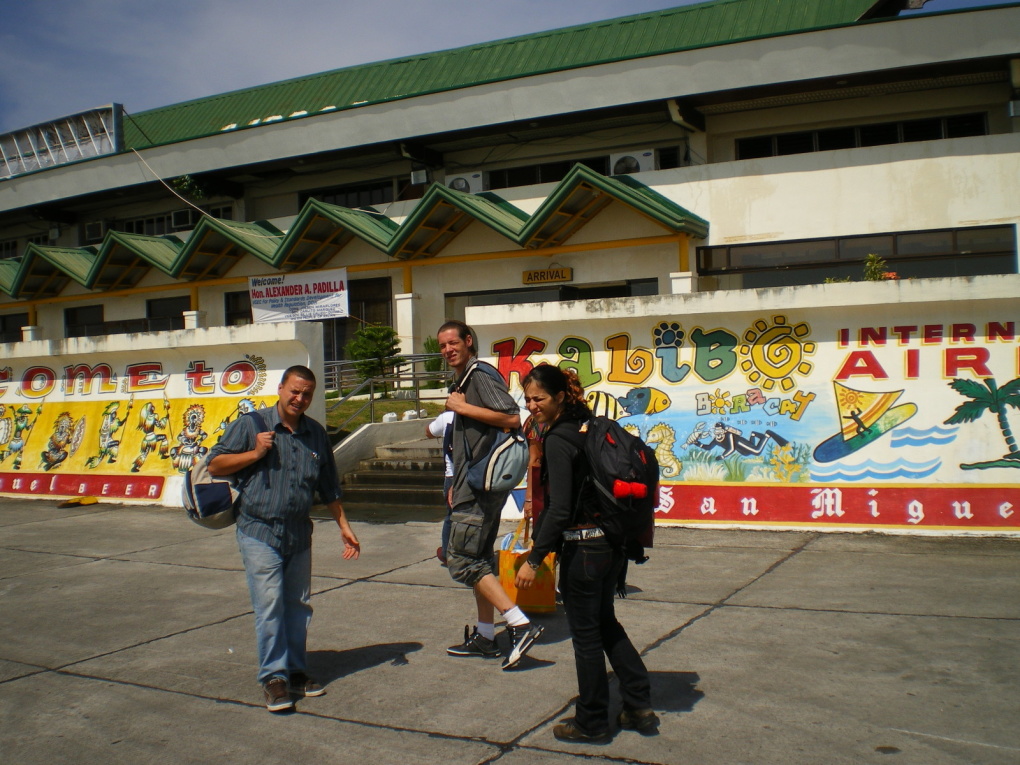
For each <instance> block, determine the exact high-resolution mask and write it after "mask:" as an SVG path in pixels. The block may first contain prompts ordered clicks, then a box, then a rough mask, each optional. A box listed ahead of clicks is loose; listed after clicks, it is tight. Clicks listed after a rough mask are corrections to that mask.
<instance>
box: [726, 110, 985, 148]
mask: <svg viewBox="0 0 1020 765" xmlns="http://www.w3.org/2000/svg"><path fill="white" fill-rule="evenodd" d="M976 135H988V120H987V116H986V115H985V114H956V115H953V116H950V117H932V118H928V119H920V120H905V121H902V122H883V123H880V124H874V125H857V126H854V127H840V128H826V129H824V130H813V131H800V132H796V133H779V134H776V135H764V136H751V137H748V138H738V139H737V142H736V156H737V159H757V158H760V157H776V156H785V155H789V154H803V153H806V152H812V151H833V150H836V149H853V148H856V147H859V146H884V145H886V144H892V143H905V142H911V141H932V140H937V139H940V138H964V137H967V136H976Z"/></svg>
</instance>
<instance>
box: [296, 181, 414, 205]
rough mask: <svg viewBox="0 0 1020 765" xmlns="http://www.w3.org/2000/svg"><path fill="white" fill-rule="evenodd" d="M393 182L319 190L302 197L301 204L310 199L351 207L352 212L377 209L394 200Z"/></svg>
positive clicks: (376, 182) (377, 182)
mask: <svg viewBox="0 0 1020 765" xmlns="http://www.w3.org/2000/svg"><path fill="white" fill-rule="evenodd" d="M394 198H395V197H394V193H393V181H392V179H387V180H384V181H375V182H374V183H362V184H358V185H351V186H337V187H334V188H331V189H319V190H318V191H310V192H307V193H305V194H302V195H301V204H302V206H303V205H304V203H305V202H307V201H308V200H309V199H318V200H319V201H320V202H325V203H326V204H329V205H336V206H337V207H349V208H351V209H352V210H354V209H357V208H359V207H375V206H377V205H385V204H389V203H390V202H392V201H393V200H394Z"/></svg>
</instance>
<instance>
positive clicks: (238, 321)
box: [223, 290, 252, 327]
mask: <svg viewBox="0 0 1020 765" xmlns="http://www.w3.org/2000/svg"><path fill="white" fill-rule="evenodd" d="M223 315H224V319H225V320H226V323H227V326H228V327H240V326H243V325H245V324H251V323H252V316H251V293H250V292H248V290H241V291H239V292H228V293H226V294H225V295H224V296H223Z"/></svg>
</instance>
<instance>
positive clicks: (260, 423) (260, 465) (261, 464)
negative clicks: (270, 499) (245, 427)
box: [242, 409, 269, 489]
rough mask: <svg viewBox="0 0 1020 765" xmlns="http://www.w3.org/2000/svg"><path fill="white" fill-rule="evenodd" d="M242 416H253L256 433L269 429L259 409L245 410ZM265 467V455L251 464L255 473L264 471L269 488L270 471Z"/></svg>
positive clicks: (264, 478) (263, 474) (264, 479)
mask: <svg viewBox="0 0 1020 765" xmlns="http://www.w3.org/2000/svg"><path fill="white" fill-rule="evenodd" d="M242 416H243V417H251V418H252V419H253V420H254V421H255V427H256V431H255V432H256V433H264V432H265V431H266V430H268V429H269V428H268V427H267V425H266V421H265V420H264V419H263V418H262V415H261V414H259V412H258V410H257V409H253V410H252V411H250V412H245V413H244V414H243V415H242ZM265 467H266V459H265V457H263V458H262V459H260V460H259V461H258V462H256V463H255V464H254V465H252V466H251V470H252V472H253V473H256V472H258V473H262V480H263V481H264V482H265V485H266V488H267V489H268V488H269V471H268V470H265V469H264V468H265Z"/></svg>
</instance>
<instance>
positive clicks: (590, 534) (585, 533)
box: [563, 527, 606, 542]
mask: <svg viewBox="0 0 1020 765" xmlns="http://www.w3.org/2000/svg"><path fill="white" fill-rule="evenodd" d="M605 535H606V532H604V531H603V530H602V529H600V528H597V527H596V528H591V529H567V530H566V531H564V532H563V541H564V542H580V541H581V540H582V539H598V538H599V537H604V536H605Z"/></svg>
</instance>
